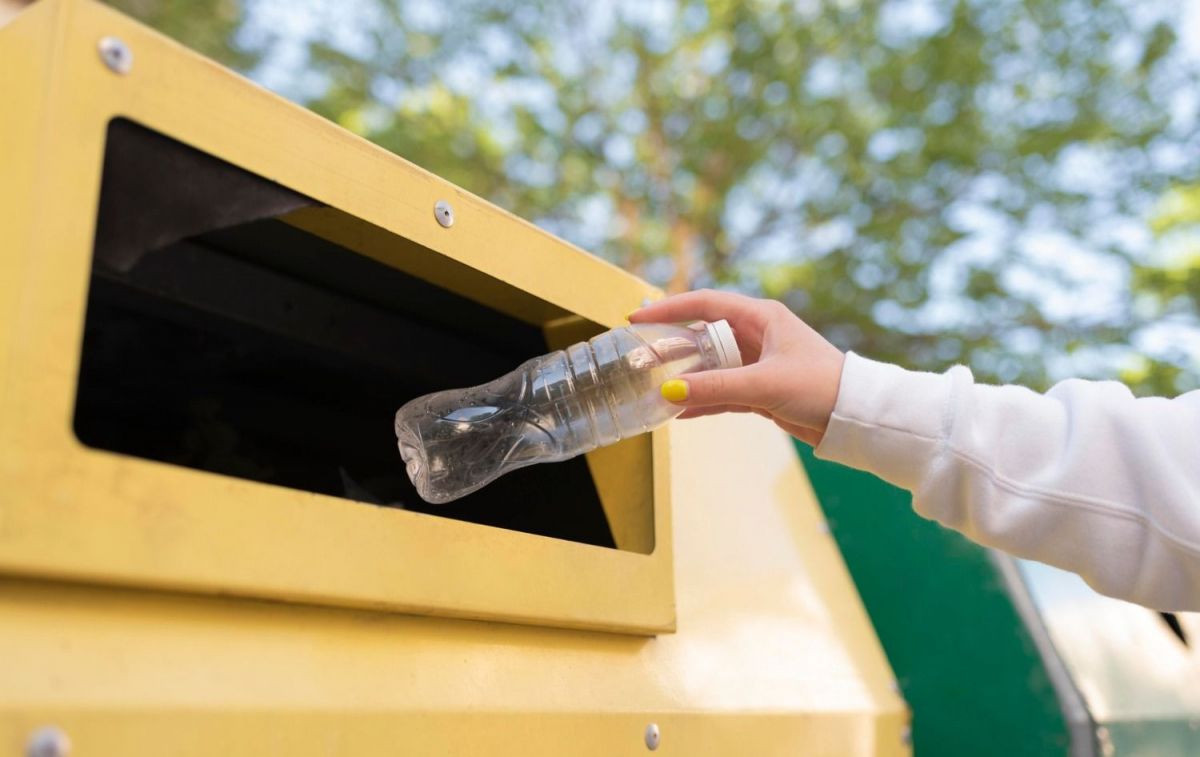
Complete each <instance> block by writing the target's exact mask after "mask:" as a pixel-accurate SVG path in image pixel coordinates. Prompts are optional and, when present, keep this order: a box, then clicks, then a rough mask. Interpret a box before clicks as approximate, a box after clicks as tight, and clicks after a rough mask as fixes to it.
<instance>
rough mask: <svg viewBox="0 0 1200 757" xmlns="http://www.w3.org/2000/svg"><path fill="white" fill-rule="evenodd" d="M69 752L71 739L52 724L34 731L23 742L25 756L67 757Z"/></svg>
mask: <svg viewBox="0 0 1200 757" xmlns="http://www.w3.org/2000/svg"><path fill="white" fill-rule="evenodd" d="M70 753H71V740H70V739H69V738H67V734H65V733H63V732H62V730H61V729H59V728H57V727H55V726H52V725H47V726H42V727H41V728H39V729H37V730H36V731H34V732H33V733H32V734H31V735H30V737H29V741H28V742H27V743H26V744H25V757H67V755H69V754H70Z"/></svg>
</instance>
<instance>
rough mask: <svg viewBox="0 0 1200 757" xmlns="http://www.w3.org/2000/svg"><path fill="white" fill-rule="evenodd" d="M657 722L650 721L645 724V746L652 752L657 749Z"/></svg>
mask: <svg viewBox="0 0 1200 757" xmlns="http://www.w3.org/2000/svg"><path fill="white" fill-rule="evenodd" d="M658 740H659V734H658V723H651V724H650V725H648V726H646V748H647V749H649V750H650V751H651V752H653V751H654V750H655V749H658Z"/></svg>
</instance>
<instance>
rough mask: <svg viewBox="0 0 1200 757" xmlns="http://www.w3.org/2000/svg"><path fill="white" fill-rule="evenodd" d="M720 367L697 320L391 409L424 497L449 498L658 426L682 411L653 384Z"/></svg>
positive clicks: (625, 334)
mask: <svg viewBox="0 0 1200 757" xmlns="http://www.w3.org/2000/svg"><path fill="white" fill-rule="evenodd" d="M722 361H723V357H722V355H721V352H720V349H719V346H718V345H715V344H714V343H713V340H712V338H711V337H710V336H709V334H708V332H707V331H706V328H705V324H703V323H698V324H691V325H688V326H680V325H673V324H636V325H632V326H626V327H624V328H619V329H613V330H612V331H607V332H605V333H603V334H600V335H599V336H596V337H593V338H592V339H590V340H588V341H587V342H580V343H579V344H575V345H572V346H570V347H568V348H567V349H565V350H559V351H558V352H552V353H550V354H548V355H543V356H541V357H536V358H533V359H531V360H528V361H526V362H525V363H523V364H521V365H520V366H519V367H518V368H516V369H515V370H514V371H512V372H511V373H509V374H507V375H505V376H502V377H500V378H498V379H496V380H495V381H491V382H489V383H487V384H482V385H480V386H476V387H471V388H468V389H454V390H449V391H444V392H436V393H434V394H427V395H425V396H423V397H418V398H417V399H415V400H413V401H411V402H409V403H407V404H406V405H404V407H402V408H400V410H399V411H398V412H397V413H396V438H397V441H398V444H399V446H400V455H401V457H402V458H403V459H404V462H405V466H406V469H407V472H408V476H409V478H410V479H412V482H413V485H414V486H416V488H417V492H418V493H419V494H420V495H421V497H422V498H423V499H424V500H426V501H427V502H432V503H442V502H449V501H451V500H454V499H458V498H459V497H462V496H464V495H466V494H469V493H471V492H473V491H475V490H476V489H479V488H480V487H482V486H484V485H486V484H487V483H489V482H491V481H493V480H494V479H496V478H498V477H499V476H501V475H503V474H505V473H507V472H509V471H511V470H515V469H517V468H521V467H524V466H526V465H532V464H534V463H543V462H556V461H560V460H566V459H568V458H572V457H575V456H576V455H580V454H583V453H585V452H589V451H591V450H593V449H596V448H597V447H602V446H605V445H608V444H613V443H614V442H617V441H620V440H621V439H625V438H627V437H630V436H635V435H637V434H641V433H645V432H647V431H650V430H652V429H654V428H656V427H658V426H660V425H662V424H663V423H666V422H667V421H669V420H670V419H671V418H673V417H675V416H676V415H678V414H679V413H680V412H681V411H682V408H681V407H679V406H677V405H673V404H672V403H670V402H667V401H666V400H664V399H663V398H662V396H661V395H660V393H659V387H660V386H661V384H662V383H663V382H664V381H666V380H667V379H669V378H672V377H674V376H679V375H682V374H685V373H691V372H695V371H702V370H707V369H711V368H719V367H722Z"/></svg>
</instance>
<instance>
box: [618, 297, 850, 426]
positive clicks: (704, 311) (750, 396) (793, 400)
mask: <svg viewBox="0 0 1200 757" xmlns="http://www.w3.org/2000/svg"><path fill="white" fill-rule="evenodd" d="M722 318H724V319H725V320H727V321H729V325H730V326H731V327H732V328H733V333H734V336H735V337H737V342H738V348H739V349H740V350H741V353H742V363H743V365H742V367H741V368H729V369H724V370H713V371H704V372H702V373H692V374H688V375H686V376H680V377H679V378H677V379H671V380H670V381H667V382H665V383H664V384H663V385H662V395H663V397H665V398H666V399H668V400H670V401H672V402H674V403H676V404H678V405H683V406H685V407H686V408H687V410H685V411H684V412H683V413H682V414H681V415H680V416H679V417H680V418H697V417H699V416H702V415H712V414H714V413H728V412H732V413H747V412H750V413H757V414H759V415H761V416H763V417H765V418H770V419H771V420H772V421H774V422H775V424H776V425H778V426H779V427H780V428H782V429H783V430H784V431H787V432H788V433H789V434H791V435H792V436H795V437H796V438H797V439H800V440H801V441H803V442H806V443H808V444H811V445H813V446H816V445H817V444H819V443H820V441H821V437H822V436H823V435H824V434H825V427H826V426H827V425H828V424H829V416H830V415H831V414H832V413H833V407H834V404H835V403H836V402H837V394H838V384H839V383H840V382H841V379H842V363H843V362H844V360H845V356H844V355H843V354H842V352H841V350H839V349H838V348H837V347H834V346H833V345H832V344H830V343H829V342H828V341H827V340H826V339H825V338H824V337H822V336H821V335H820V334H818V333H817V332H816V331H814V330H813V329H812V328H811V327H810V326H809V325H808V324H806V323H805V322H804V321H802V320H800V319H799V318H798V317H797V316H796V315H795V314H794V313H793V312H792V311H790V310H788V308H787V307H786V306H785V305H784V304H783V303H780V302H777V301H775V300H760V299H755V298H753V297H747V296H745V295H741V294H734V293H732V292H716V291H712V290H709V289H703V290H699V291H696V292H687V293H685V294H678V295H675V296H673V297H668V298H666V299H664V300H660V301H658V302H655V303H653V304H650V305H647V306H646V307H644V308H641V309H640V310H636V311H634V312H633V313H630V314H629V322H630V323H678V322H682V321H695V320H702V321H719V320H721V319H722Z"/></svg>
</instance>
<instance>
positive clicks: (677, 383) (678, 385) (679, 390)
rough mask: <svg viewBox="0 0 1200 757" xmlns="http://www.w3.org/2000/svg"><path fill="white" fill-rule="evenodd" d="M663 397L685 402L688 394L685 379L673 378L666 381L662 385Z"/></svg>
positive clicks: (672, 400)
mask: <svg viewBox="0 0 1200 757" xmlns="http://www.w3.org/2000/svg"><path fill="white" fill-rule="evenodd" d="M660 391H662V396H663V399H667V400H670V401H671V402H683V401H684V400H686V399H687V396H688V385H687V382H686V381H684V380H683V379H671V380H670V381H664V382H663V385H662V389H661V390H660Z"/></svg>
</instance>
